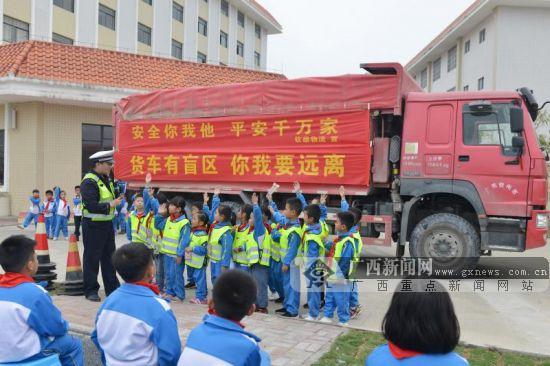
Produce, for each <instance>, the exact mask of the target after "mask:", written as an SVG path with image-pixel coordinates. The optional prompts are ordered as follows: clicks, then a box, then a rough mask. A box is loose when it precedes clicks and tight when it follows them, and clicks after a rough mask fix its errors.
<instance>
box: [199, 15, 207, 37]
mask: <svg viewBox="0 0 550 366" xmlns="http://www.w3.org/2000/svg"><path fill="white" fill-rule="evenodd" d="M199 33H200V34H202V35H203V36H205V37H208V22H207V21H206V20H204V19H202V18H199Z"/></svg>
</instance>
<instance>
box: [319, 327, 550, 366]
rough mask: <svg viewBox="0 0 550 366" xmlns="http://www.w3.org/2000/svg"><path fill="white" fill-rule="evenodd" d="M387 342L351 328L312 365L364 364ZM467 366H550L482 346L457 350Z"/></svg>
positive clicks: (543, 360) (549, 360)
mask: <svg viewBox="0 0 550 366" xmlns="http://www.w3.org/2000/svg"><path fill="white" fill-rule="evenodd" d="M385 342H386V341H385V340H384V338H383V337H382V335H381V334H379V333H374V332H366V331H359V330H351V331H349V332H348V333H346V334H343V335H341V336H340V337H338V338H337V339H336V341H335V342H334V344H333V345H332V347H331V349H330V351H329V352H327V353H325V354H324V355H323V357H321V359H320V360H319V361H317V362H316V363H314V366H364V365H365V359H366V357H367V355H368V354H369V353H370V352H371V351H372V350H373V349H375V348H376V347H378V346H379V345H381V344H383V343H385ZM456 351H457V352H458V353H459V354H460V355H462V356H463V357H464V358H466V359H467V360H468V362H469V363H470V366H492V365H496V366H550V358H540V357H532V356H525V355H521V354H517V353H513V352H501V351H498V350H494V349H489V348H481V347H462V346H461V347H458V349H457V350H456Z"/></svg>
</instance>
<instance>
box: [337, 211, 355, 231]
mask: <svg viewBox="0 0 550 366" xmlns="http://www.w3.org/2000/svg"><path fill="white" fill-rule="evenodd" d="M336 216H338V219H339V220H340V223H342V224H343V225H345V226H346V229H348V230H350V229H351V228H352V227H353V223H354V222H355V217H354V216H353V214H352V213H351V212H349V211H346V212H338V213H337V214H336Z"/></svg>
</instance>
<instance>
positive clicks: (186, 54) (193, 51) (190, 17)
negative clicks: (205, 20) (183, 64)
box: [183, 0, 202, 61]
mask: <svg viewBox="0 0 550 366" xmlns="http://www.w3.org/2000/svg"><path fill="white" fill-rule="evenodd" d="M198 1H202V0H185V10H184V24H185V31H184V34H183V58H184V59H185V60H189V61H197V37H198V35H199V32H198V22H199V3H198Z"/></svg>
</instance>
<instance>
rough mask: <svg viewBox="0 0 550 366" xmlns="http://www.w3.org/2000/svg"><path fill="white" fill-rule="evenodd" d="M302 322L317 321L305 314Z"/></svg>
mask: <svg viewBox="0 0 550 366" xmlns="http://www.w3.org/2000/svg"><path fill="white" fill-rule="evenodd" d="M304 320H306V321H308V322H314V321H316V320H317V319H315V318H314V317H312V316H311V315H309V314H307V315H306V316H305V317H304Z"/></svg>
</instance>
